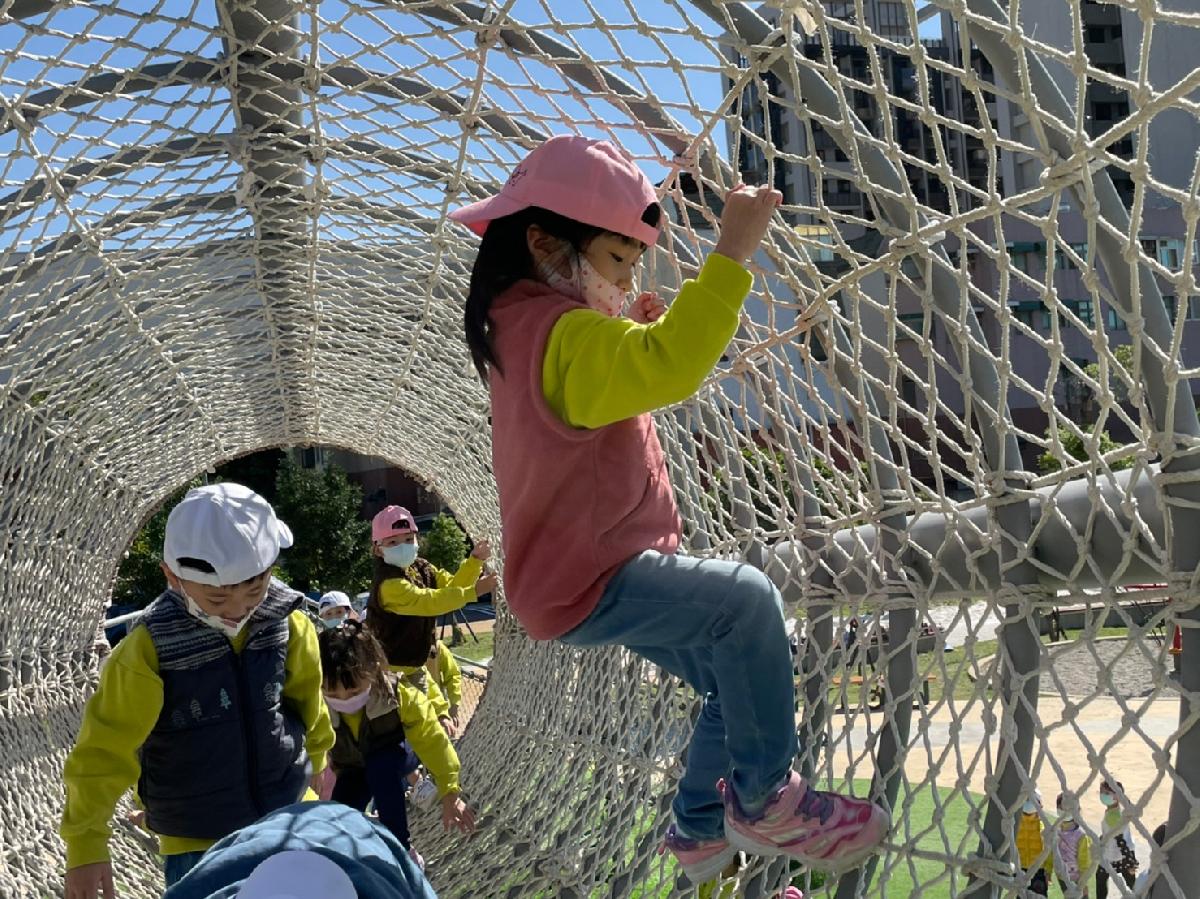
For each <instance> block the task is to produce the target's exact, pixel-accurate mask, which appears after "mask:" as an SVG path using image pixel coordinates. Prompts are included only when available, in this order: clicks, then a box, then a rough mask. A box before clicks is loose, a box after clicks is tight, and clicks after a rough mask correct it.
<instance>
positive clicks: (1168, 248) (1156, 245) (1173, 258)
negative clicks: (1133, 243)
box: [1138, 237, 1197, 271]
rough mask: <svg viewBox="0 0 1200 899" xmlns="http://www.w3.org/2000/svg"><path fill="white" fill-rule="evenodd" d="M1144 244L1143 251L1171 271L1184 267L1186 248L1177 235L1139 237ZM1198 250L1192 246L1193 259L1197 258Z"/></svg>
mask: <svg viewBox="0 0 1200 899" xmlns="http://www.w3.org/2000/svg"><path fill="white" fill-rule="evenodd" d="M1138 240H1139V242H1140V243H1141V245H1142V252H1143V253H1145V254H1146V255H1147V256H1149V257H1150V258H1151V259H1156V260H1158V263H1159V264H1160V265H1162V266H1164V267H1166V268H1169V269H1171V271H1179V270H1180V269H1181V268H1183V257H1184V248H1183V241H1182V240H1180V239H1179V238H1177V237H1141V238H1138ZM1196 257H1197V251H1196V248H1195V247H1194V246H1193V247H1192V260H1193V262H1194V261H1195V260H1196Z"/></svg>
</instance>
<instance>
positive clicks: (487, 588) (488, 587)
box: [475, 574, 500, 596]
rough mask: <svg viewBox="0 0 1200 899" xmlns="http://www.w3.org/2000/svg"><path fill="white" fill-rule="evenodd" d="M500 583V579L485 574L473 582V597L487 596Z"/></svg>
mask: <svg viewBox="0 0 1200 899" xmlns="http://www.w3.org/2000/svg"><path fill="white" fill-rule="evenodd" d="M499 583H500V578H498V577H496V575H494V574H485V575H484V576H483V577H481V578H480V579H479V580H477V581H476V582H475V595H476V596H487V595H488V594H489V593H491V592H492V591H494V590H495V589H496V587H497V586H498V585H499Z"/></svg>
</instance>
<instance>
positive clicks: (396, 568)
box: [366, 506, 498, 736]
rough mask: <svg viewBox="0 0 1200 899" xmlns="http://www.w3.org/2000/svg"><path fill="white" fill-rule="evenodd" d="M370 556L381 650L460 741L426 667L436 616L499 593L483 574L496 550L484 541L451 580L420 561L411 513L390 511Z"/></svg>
mask: <svg viewBox="0 0 1200 899" xmlns="http://www.w3.org/2000/svg"><path fill="white" fill-rule="evenodd" d="M371 552H372V554H373V555H374V556H375V576H374V578H373V580H372V583H371V593H370V598H369V599H368V600H367V618H366V624H367V627H368V628H369V629H370V630H371V631H372V633H374V634H375V636H376V638H377V639H378V640H379V642H380V643H381V644H382V646H383V651H384V653H385V654H386V655H387V660H388V664H389V666H390V667H391V669H392V670H393V671H397V672H399V673H401V674H403V675H404V677H405V680H407V681H408V682H409V683H411V684H413V685H414V686H416V687H418V688H419V689H421V690H422V691H423V692H425V693H426V694H428V696H429V699H430V701H431V702H432V703H433V705H434V709H435V710H436V711H437V714H438V720H440V721H441V722H442V726H443V727H445V728H446V731H447V733H449V734H450V735H451V736H455V735H456V728H455V725H454V723H453V720H452V718H451V715H450V704H449V703H448V702H447V701H446V699H445V697H444V696H443V694H442V691H441V690H440V689H439V688H438V686H437V683H436V681H434V680H433V678H430V677H428V675H427V672H426V669H425V663H426V661H427V660H428V659H429V653H430V650H432V649H433V648H434V646H435V643H436V637H435V634H434V627H435V625H436V623H437V616H438V615H445V614H446V613H447V612H453V611H456V610H457V609H461V608H462V607H463V606H465V605H466V604H467V603H468V602H471V601H472V600H474V599H476V598H478V597H480V596H486V595H487V594H488V593H491V592H492V591H493V590H495V589H496V585H497V583H498V581H497V578H496V576H495V575H493V574H484V571H483V564H484V563H485V562H486V561H487V560H488V559H489V558H491V554H492V551H491V548H490V547H489V546H488V544H487V542H486V541H483V540H481V541H479V542H478V543H476V544H475V548H474V549H472V550H471V554H470V555H469V556H468V557H467V558H466V559H464V560H463V563H462V564H461V565H460V566H459V567H458V571H456V572H455V573H454V574H450V573H449V572H446V571H443V570H442V569H440V568H438V567H437V566H435V565H432V564H430V563H429V561H427V560H426V559H422V558H421V557H420V556H419V554H418V548H417V525H416V523H415V522H414V521H413V517H412V515H411V514H410V513H409V511H408V510H407V509H405V508H403V507H401V506H388V507H387V508H386V509H384V510H382V511H381V512H380V513H379V514H378V515H376V516H375V518H374V520H373V521H372V522H371Z"/></svg>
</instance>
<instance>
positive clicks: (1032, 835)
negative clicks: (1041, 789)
mask: <svg viewBox="0 0 1200 899" xmlns="http://www.w3.org/2000/svg"><path fill="white" fill-rule="evenodd" d="M1043 852H1046V844H1045V841H1043V840H1042V817H1041V815H1038V814H1037V813H1034V814H1032V815H1029V814H1025V813H1024V812H1022V813H1021V817H1020V819H1019V820H1018V821H1017V857H1018V858H1019V859H1020V860H1021V867H1022V868H1024V869H1025V870H1026V871H1029V870H1032V868H1033V867H1034V866H1035V865H1037V866H1038V867H1041V868H1044V869H1045V871H1046V873H1047V874H1053V873H1054V859H1053V857H1052V855H1051V853H1049V852H1046V856H1045V858H1043V859H1041V861H1040V862H1039V861H1038V856H1040V855H1041V854H1042V853H1043Z"/></svg>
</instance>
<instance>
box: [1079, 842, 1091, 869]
mask: <svg viewBox="0 0 1200 899" xmlns="http://www.w3.org/2000/svg"><path fill="white" fill-rule="evenodd" d="M1091 866H1092V840H1091V838H1090V837H1088V836H1084V837H1083V838H1082V839H1080V841H1079V871H1080V873H1082V874H1083V875H1085V876H1086V875H1087V873H1088V869H1089V868H1091Z"/></svg>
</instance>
